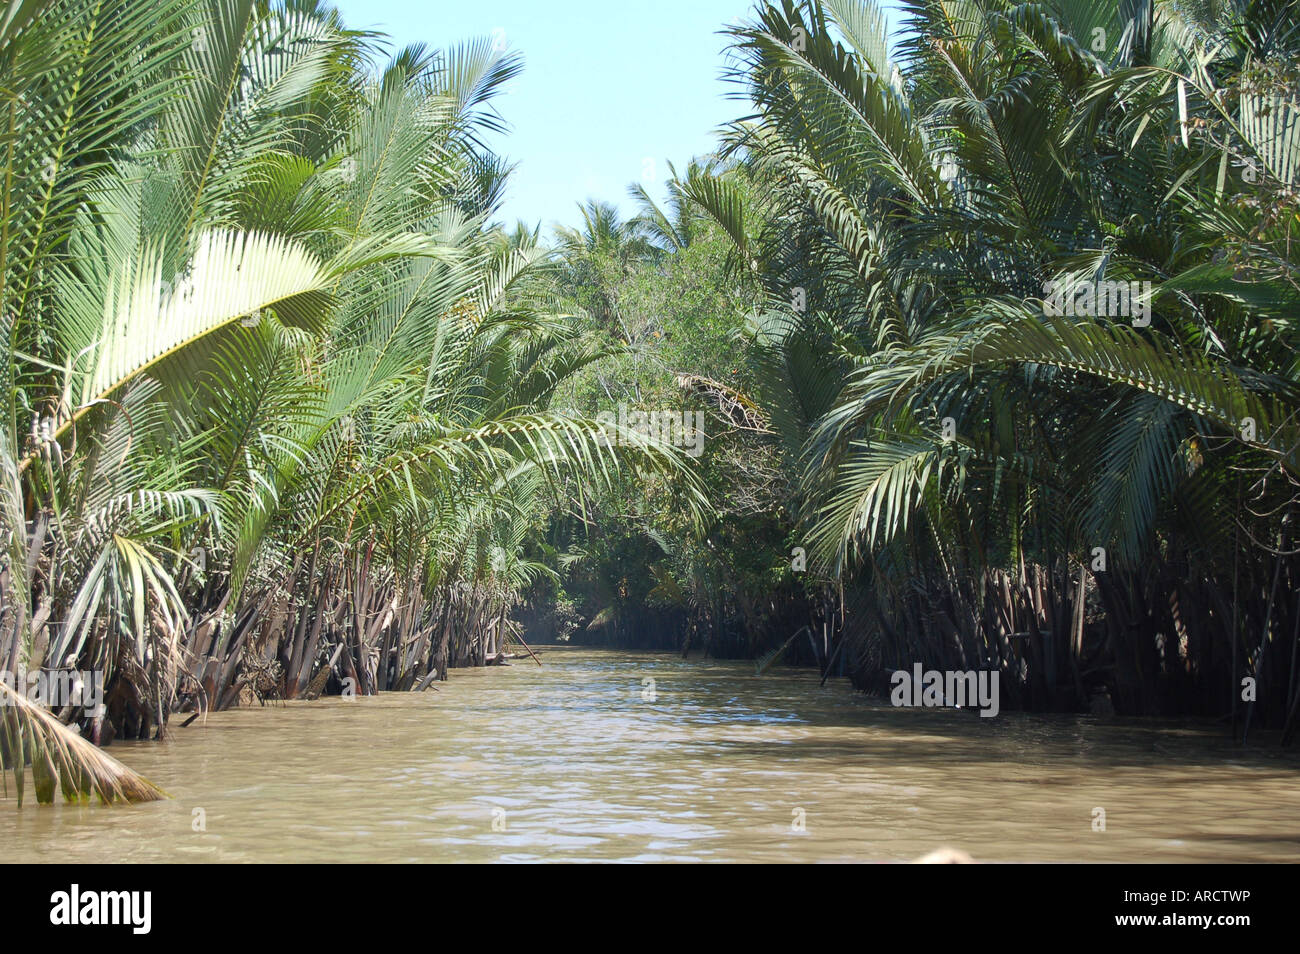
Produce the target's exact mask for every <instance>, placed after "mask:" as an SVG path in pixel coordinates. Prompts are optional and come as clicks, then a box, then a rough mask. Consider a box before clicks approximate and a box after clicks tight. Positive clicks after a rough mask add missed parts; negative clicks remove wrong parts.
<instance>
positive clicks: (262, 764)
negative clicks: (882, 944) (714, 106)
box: [0, 648, 1300, 862]
mask: <svg viewBox="0 0 1300 954" xmlns="http://www.w3.org/2000/svg"><path fill="white" fill-rule="evenodd" d="M543 660H544V661H545V663H546V665H545V666H543V667H541V668H538V667H537V666H536V665H535V664H534V663H533V662H532V661H531V660H516V661H515V663H514V665H513V666H511V667H509V668H491V669H478V670H455V671H453V672H452V675H451V679H450V681H449V682H446V683H441V684H439V686H438V689H439V691H437V692H434V691H429V692H425V693H423V694H413V693H403V694H396V693H393V694H385V695H381V696H378V697H371V698H362V699H357V700H355V701H351V702H349V701H345V700H343V699H340V698H331V699H325V700H321V701H319V702H312V703H306V702H302V703H290V704H283V705H268V706H267V707H265V708H260V707H259V708H252V709H241V710H236V711H229V712H220V713H214V714H211V715H209V716H208V717H207V719H206V722H204V723H200V722H195V723H194V724H193V725H191V726H189V727H188V728H180V727H179V722H176V723H174V725H173V729H172V732H171V739H170V741H168V742H165V743H161V744H157V743H126V744H121V743H119V744H115V745H113V746H112V747H111V749H110V750H109V751H110V752H111V753H112V754H113V755H115V756H116V757H117V758H119V759H121V760H122V761H123V762H125V763H126V764H128V765H130V766H131V767H132V768H134V769H136V770H138V771H140V772H142V773H144V774H145V775H146V776H148V777H149V778H150V779H151V780H152V781H154V782H155V783H157V784H158V785H160V786H162V787H163V788H164V789H166V790H167V791H168V792H169V793H170V794H171V795H172V799H171V800H169V801H164V802H157V803H153V804H147V805H136V806H117V807H112V808H107V807H102V806H98V805H86V806H81V805H73V806H67V805H57V806H53V807H51V806H37V805H35V804H34V803H29V804H28V805H27V806H26V807H24V808H23V809H21V810H19V809H17V808H16V807H15V804H14V798H13V786H12V782H11V783H10V787H9V796H8V797H7V798H0V845H2V846H3V849H2V850H0V860H4V861H10V862H12V861H20V862H38V861H59V862H123V861H140V862H152V861H166V862H176V861H181V862H186V861H192V862H203V861H219V862H257V861H321V862H349V861H351V862H366V861H385V862H389V861H391V862H399V861H425V862H427V861H507V862H508V861H595V860H600V861H738V862H763V861H771V862H780V861H831V862H836V861H865V862H887V861H905V860H910V859H913V858H916V857H918V856H920V855H923V854H925V853H926V852H928V851H931V850H933V849H935V848H939V847H941V846H952V847H956V848H960V849H962V850H964V851H966V852H968V853H969V854H970V855H972V856H973V857H974V858H975V859H976V860H979V861H1090V862H1104V861H1137V862H1147V861H1255V862H1258V861H1298V860H1300V757H1298V756H1297V754H1296V753H1294V752H1292V753H1284V752H1282V751H1280V750H1279V749H1278V748H1277V743H1276V737H1266V736H1260V737H1259V739H1258V740H1257V741H1256V742H1252V745H1251V747H1250V748H1249V749H1245V750H1243V749H1241V748H1240V747H1237V746H1233V745H1231V744H1230V743H1229V742H1228V741H1227V740H1226V738H1225V732H1224V730H1223V728H1222V727H1221V726H1215V725H1212V724H1201V725H1190V724H1187V723H1177V724H1174V723H1153V722H1150V721H1137V720H1122V719H1097V718H1093V717H1085V716H1042V715H1026V714H1021V713H1015V712H1003V713H1002V714H1001V715H999V716H998V717H996V718H991V719H981V718H978V717H977V716H975V715H974V714H973V713H972V712H968V711H954V710H938V709H894V708H892V707H890V706H889V705H888V704H882V703H881V702H880V701H874V702H873V701H872V700H869V699H868V698H866V697H864V696H862V695H860V694H858V693H855V692H854V691H853V690H852V689H851V688H850V687H849V686H848V685H847V683H846V682H845V681H843V680H838V681H834V682H833V683H832V684H828V685H827V686H826V687H825V688H820V687H819V686H818V678H817V676H816V674H815V673H812V672H809V671H802V670H789V669H787V670H781V669H776V670H772V671H769V672H768V673H767V674H766V675H764V676H762V677H756V676H755V675H754V667H753V664H752V663H746V662H717V661H700V660H698V659H692V660H686V661H684V660H682V659H681V658H679V657H677V656H673V655H647V654H633V653H619V652H600V651H597V652H593V651H589V650H578V649H569V648H558V649H557V648H548V649H547V650H546V652H545V654H544V655H543ZM648 680H653V682H652V683H651V682H650V681H648ZM1098 809H1101V810H1103V811H1104V813H1105V814H1104V823H1105V826H1104V827H1105V830H1104V831H1102V830H1096V829H1097V828H1098V827H1099V825H1098V822H1099V821H1100V820H1101V818H1102V816H1101V815H1099V814H1098V811H1097V810H1098Z"/></svg>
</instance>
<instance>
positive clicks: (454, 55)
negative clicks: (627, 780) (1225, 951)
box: [0, 0, 1300, 796]
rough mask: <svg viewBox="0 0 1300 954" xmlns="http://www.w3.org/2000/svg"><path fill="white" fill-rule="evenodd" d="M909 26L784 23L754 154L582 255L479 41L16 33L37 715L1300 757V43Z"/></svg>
mask: <svg viewBox="0 0 1300 954" xmlns="http://www.w3.org/2000/svg"><path fill="white" fill-rule="evenodd" d="M904 20H905V28H904V30H903V31H902V32H901V33H900V35H899V37H898V39H897V42H894V43H891V42H890V39H889V37H888V36H887V35H886V32H885V24H884V19H883V17H882V15H881V12H880V10H879V9H878V8H877V7H876V5H875V4H874V3H873V2H871V0H836V2H816V0H809V2H795V0H782V2H780V3H777V4H767V3H762V4H759V5H758V6H757V7H756V8H755V10H754V12H753V14H752V16H751V17H750V19H749V20H748V21H747V22H746V23H745V24H744V25H741V26H735V27H732V28H729V29H727V30H726V31H725V32H724V34H723V41H724V42H725V43H726V45H727V48H728V49H727V53H726V59H725V63H726V64H727V69H728V70H729V71H730V75H731V78H732V79H733V80H734V81H735V86H736V90H737V92H738V93H740V94H742V95H743V98H744V100H745V101H747V103H748V109H749V115H748V116H746V118H744V119H741V120H739V121H738V122H736V123H735V124H734V125H733V126H732V127H730V128H729V129H728V130H727V131H726V132H725V134H724V135H723V137H722V139H721V140H720V142H719V148H718V151H717V154H716V155H714V156H711V157H707V158H701V159H699V160H696V161H693V162H691V163H690V164H688V165H684V166H682V168H681V170H680V171H678V170H677V169H675V168H674V169H672V170H671V173H672V178H671V180H670V182H669V183H668V191H667V194H668V197H669V198H668V200H667V202H666V203H657V202H656V201H655V200H653V199H652V198H651V195H650V193H649V192H648V191H647V190H646V189H645V188H644V187H637V188H636V190H635V194H634V198H635V200H636V202H637V208H638V213H637V214H635V215H632V216H627V217H624V216H621V215H620V213H619V211H618V209H617V208H616V207H615V206H613V205H610V204H608V203H606V202H604V201H602V200H601V199H599V198H595V199H592V200H591V201H589V202H587V203H586V204H585V205H584V206H582V207H581V209H580V213H581V214H580V217H579V220H580V224H579V225H578V226H576V227H574V228H571V229H570V228H564V229H561V230H560V231H559V232H558V233H557V234H556V235H555V237H554V241H551V240H550V239H549V238H548V237H547V236H544V235H543V234H542V232H541V230H540V229H539V228H531V227H528V226H523V225H521V226H517V227H514V228H507V227H503V226H501V225H500V224H499V223H498V222H497V212H498V210H499V207H500V201H501V196H502V194H503V189H504V186H505V182H506V180H507V177H508V174H509V164H508V163H507V162H506V161H505V160H504V159H503V158H501V157H499V156H497V155H496V154H494V153H493V152H492V151H491V150H490V149H489V148H488V147H487V145H486V144H485V140H486V139H487V137H488V136H489V135H490V134H494V133H497V132H499V131H500V130H501V129H502V128H503V120H502V118H501V117H500V116H499V115H498V114H497V113H496V111H495V110H494V108H493V98H494V96H495V95H496V94H497V93H498V92H499V90H500V89H501V88H502V86H503V85H504V84H506V83H508V82H510V81H512V80H514V79H515V78H516V76H517V74H518V73H519V72H520V68H521V62H520V60H519V59H518V58H517V57H516V56H514V55H513V54H509V53H505V52H503V51H499V50H497V49H495V48H494V47H493V45H492V43H491V42H490V41H487V40H483V41H471V42H468V43H466V44H464V45H461V46H455V47H451V48H448V49H444V50H432V49H426V48H424V47H420V46H414V47H407V48H405V49H402V50H400V51H399V52H397V53H396V54H395V55H391V56H389V55H386V54H384V53H383V52H382V38H380V37H377V36H374V35H370V34H363V33H358V32H355V31H350V30H348V29H347V28H346V26H345V25H344V24H343V23H342V22H340V20H339V18H338V16H337V15H336V14H335V13H334V12H333V11H332V10H331V9H330V8H329V7H328V5H327V4H325V3H323V2H316V0H288V2H285V3H277V4H270V5H268V4H265V3H261V2H254V0H162V2H160V3H157V4H149V5H143V4H129V3H102V2H92V0H53V2H28V0H14V2H10V3H8V4H7V5H6V7H5V8H4V13H3V20H2V21H0V75H2V76H3V79H2V80H0V86H2V87H3V89H2V90H0V96H2V98H3V107H4V110H5V115H4V117H3V132H2V133H0V135H2V137H3V144H2V148H0V161H2V162H3V163H4V170H3V171H4V175H3V180H2V185H3V201H0V225H3V230H4V231H3V237H2V239H3V240H2V241H0V255H3V261H2V263H0V274H2V275H3V281H4V286H3V297H2V300H0V333H3V335H4V336H5V339H6V347H5V350H4V356H3V362H2V363H0V380H2V383H3V388H2V389H0V391H2V394H3V397H2V398H0V400H3V402H4V406H3V414H2V415H0V483H2V489H0V515H2V518H3V544H4V553H3V557H2V558H0V670H4V671H8V672H11V673H13V674H15V675H16V676H17V677H18V678H20V679H21V678H22V677H23V676H24V675H25V674H27V673H32V672H38V671H40V670H42V669H48V668H57V667H68V668H77V669H82V670H94V671H99V672H102V673H104V674H105V686H106V697H105V700H104V702H105V710H104V711H103V712H102V713H95V712H87V711H85V710H83V709H81V708H78V707H76V706H64V707H62V708H61V709H60V710H59V711H58V712H57V713H56V714H57V717H58V718H59V719H61V720H62V721H63V722H65V723H68V724H72V723H75V724H77V725H78V726H80V727H81V728H82V729H83V731H84V732H85V733H86V735H87V736H89V737H90V738H91V739H93V740H94V741H95V742H97V743H101V744H102V743H106V742H109V741H111V739H112V738H114V737H123V736H126V737H132V738H146V737H158V736H160V735H161V734H162V732H163V730H164V728H165V727H166V726H167V724H168V723H169V720H171V718H172V717H173V714H175V713H199V712H203V711H207V710H209V709H217V708H222V707H225V706H230V705H235V704H239V703H241V702H242V703H245V704H247V703H254V702H256V701H258V700H267V699H293V698H301V697H308V698H310V697H312V696H315V695H318V694H320V693H321V692H349V693H353V692H354V693H358V694H369V693H374V692H379V691H386V690H410V689H417V688H422V687H425V686H427V685H428V684H429V683H430V682H431V681H432V680H434V679H437V678H446V675H447V670H448V668H450V667H453V666H457V665H481V664H483V663H484V662H486V661H487V660H488V659H489V658H490V657H493V656H495V655H496V654H498V653H500V652H502V651H504V650H506V649H507V648H508V647H509V645H510V644H511V643H512V642H519V641H521V640H522V639H524V638H525V636H524V628H525V627H527V628H528V630H529V632H535V633H538V634H539V635H542V636H549V637H560V636H562V637H566V638H569V639H572V640H577V641H583V640H586V641H598V642H601V643H604V644H608V645H638V646H647V645H657V646H659V647H661V648H669V647H671V648H675V649H679V650H682V651H686V652H689V651H691V650H693V649H697V650H703V651H705V652H709V653H713V654H717V655H731V656H751V657H758V658H760V660H761V661H762V662H771V661H772V660H774V659H777V658H787V659H796V658H798V657H796V656H794V655H791V654H795V653H803V654H806V655H805V658H806V659H808V660H809V661H815V662H816V664H818V665H820V666H821V667H822V668H823V670H824V671H825V672H826V673H827V674H830V673H832V672H842V673H844V674H846V675H849V676H850V677H851V678H852V679H853V680H854V682H855V683H856V684H857V685H859V686H861V687H863V688H879V687H880V686H881V685H882V680H883V677H884V675H885V674H886V673H887V672H888V671H889V670H892V669H895V668H908V667H910V666H911V665H912V664H914V663H918V662H919V663H921V664H922V665H923V666H924V667H925V668H927V669H963V670H965V669H982V670H993V671H996V672H998V673H1000V674H1001V684H1002V707H1003V709H1010V708H1028V709H1036V710H1052V711H1088V710H1090V709H1093V708H1098V707H1113V708H1114V709H1115V710H1117V711H1119V712H1121V713H1126V714H1156V713H1160V714H1200V715H1212V716H1223V717H1225V718H1228V717H1230V718H1231V719H1232V720H1233V726H1234V730H1235V729H1237V728H1238V727H1239V726H1240V727H1243V728H1248V727H1249V726H1250V725H1251V723H1252V720H1253V722H1254V724H1255V725H1259V726H1270V727H1274V728H1279V729H1283V730H1284V731H1285V732H1286V733H1288V734H1289V735H1294V733H1295V731H1296V727H1297V719H1298V718H1300V715H1298V713H1300V671H1298V669H1300V653H1298V652H1297V648H1298V640H1300V586H1297V573H1300V563H1297V559H1296V554H1297V552H1298V551H1297V547H1296V540H1295V532H1294V516H1293V511H1294V509H1295V504H1296V496H1295V495H1296V486H1297V484H1296V480H1297V476H1298V474H1297V466H1298V464H1300V461H1298V460H1297V446H1300V426H1298V425H1297V418H1296V411H1297V406H1298V398H1300V394H1298V393H1297V365H1296V344H1297V338H1296V326H1295V322H1294V315H1295V312H1296V306H1297V305H1298V304H1300V282H1298V281H1297V259H1296V252H1295V249H1294V246H1293V236H1294V233H1295V231H1296V228H1297V226H1298V225H1300V199H1298V198H1297V195H1298V193H1297V188H1298V187H1300V74H1297V71H1296V66H1295V64H1296V62H1297V53H1300V29H1298V22H1300V18H1297V16H1296V10H1295V8H1294V4H1291V3H1284V2H1281V0H1267V2H1251V3H1245V2H1228V0H1225V2H1219V3H1204V4H1202V3H1196V4H1193V3H1169V2H1150V0H1133V2H1124V3H1119V4H1115V3H1101V2H1085V0H1074V2H1065V0H1062V2H1058V3H1050V4H1011V3H1006V2H1002V0H909V2H908V3H906V4H905V10H904ZM738 111H739V110H738ZM1067 299H1068V302H1069V307H1066V301H1067ZM637 412H641V415H640V416H638V413H637ZM683 413H685V414H686V417H685V418H683V417H682V414H683ZM649 414H654V415H657V416H655V417H652V418H651V417H647V416H646V415H649ZM672 415H676V420H677V430H676V432H675V436H674V432H673V431H671V430H670V431H664V430H662V429H657V428H652V427H648V426H647V421H648V420H653V421H663V420H665V419H668V418H670V417H671V416H672ZM697 415H698V416H697ZM696 421H703V432H702V435H701V434H699V433H697V432H696V431H694V430H691V429H690V428H689V427H687V426H685V425H686V424H687V422H690V423H691V426H694V422H696ZM701 437H702V440H699V439H698V438H701ZM33 718H34V717H33V716H32V715H31V714H30V712H29V709H28V708H26V707H15V706H10V707H6V708H5V709H4V711H3V714H2V715H0V719H3V722H4V725H5V727H6V728H5V732H4V733H3V734H0V739H3V741H2V742H0V757H2V758H3V761H4V764H5V765H7V766H9V767H11V768H15V769H17V771H18V772H19V773H21V771H22V766H23V764H24V762H27V761H31V762H32V764H33V767H34V768H38V767H39V765H44V764H45V762H44V761H43V759H42V758H41V753H42V752H45V751H48V750H49V748H50V745H49V743H48V741H47V742H45V743H42V741H41V740H42V739H44V738H47V736H42V735H40V734H39V733H36V732H34V731H33V730H32V726H33V725H34V722H33ZM51 777H52V776H51V775H50V774H49V771H48V770H46V773H45V775H44V776H42V777H41V778H42V779H43V780H44V782H42V781H41V780H38V785H37V788H38V792H40V793H42V794H43V795H46V796H49V795H52V785H50V784H49V783H48V781H49V779H50V778H51ZM74 789H76V786H74ZM81 790H82V791H84V792H88V791H89V790H90V789H88V788H84V787H83V788H82V789H81Z"/></svg>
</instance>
